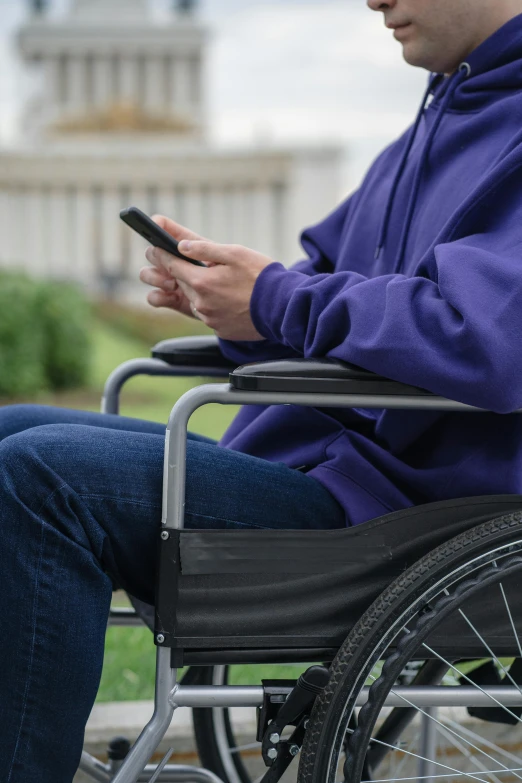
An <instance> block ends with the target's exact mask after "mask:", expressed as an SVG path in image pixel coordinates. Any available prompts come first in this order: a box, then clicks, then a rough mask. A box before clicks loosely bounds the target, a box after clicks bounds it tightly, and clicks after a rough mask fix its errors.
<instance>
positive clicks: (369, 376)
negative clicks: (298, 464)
mask: <svg viewBox="0 0 522 783" xmlns="http://www.w3.org/2000/svg"><path fill="white" fill-rule="evenodd" d="M230 383H231V385H232V387H233V388H235V389H241V390H243V391H271V392H283V393H285V392H298V393H299V392H301V393H309V394H321V393H325V394H378V395H383V394H384V395H397V394H404V395H408V396H410V395H416V396H427V397H433V396H435V395H433V394H431V392H428V391H425V390H424V389H418V388H417V387H416V386H407V385H406V384H404V383H398V382H397V381H391V380H390V379H389V378H383V377H382V376H380V375H375V373H372V372H369V371H368V370H363V369H362V368H361V367H356V365H354V364H348V363H347V362H341V361H338V360H337V359H286V360H279V361H273V362H261V363H258V364H245V365H243V366H242V367H238V368H237V369H236V370H234V372H233V373H232V374H231V375H230Z"/></svg>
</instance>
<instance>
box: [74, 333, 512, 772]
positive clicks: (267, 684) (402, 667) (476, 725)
mask: <svg viewBox="0 0 522 783" xmlns="http://www.w3.org/2000/svg"><path fill="white" fill-rule="evenodd" d="M140 374H142V375H150V376H187V377H188V376H199V377H202V378H214V379H220V378H221V379H227V378H228V382H225V383H216V382H213V383H206V384H204V385H201V386H198V387H196V388H194V389H192V390H191V391H189V392H187V393H186V394H184V395H183V396H182V397H181V398H180V399H179V400H178V401H177V403H176V404H175V405H174V408H173V409H172V413H171V416H170V420H169V424H168V428H167V433H166V441H165V460H164V484H163V512H162V519H161V524H158V576H157V585H156V601H155V607H154V608H153V607H149V606H146V605H144V604H142V603H140V602H139V601H137V600H135V599H132V597H131V600H132V603H133V605H134V609H133V610H117V609H113V610H111V617H110V621H109V622H112V623H115V624H135V623H137V622H145V623H146V624H147V625H149V627H150V628H151V630H152V631H153V635H154V642H155V644H156V647H157V652H156V684H155V708H154V714H153V716H152V718H151V720H150V722H149V723H148V724H147V725H146V726H145V727H144V729H143V731H142V733H141V735H140V736H139V738H138V739H137V741H136V742H135V744H134V746H133V747H132V748H130V749H128V748H127V747H126V748H125V749H124V750H123V752H121V753H120V754H119V755H118V753H114V754H113V757H112V760H111V761H110V763H109V764H104V763H102V762H100V761H98V760H96V759H93V758H92V757H90V756H89V755H88V754H87V753H86V752H84V753H83V755H82V761H81V764H80V769H81V770H83V772H84V773H87V774H88V775H90V777H91V778H92V779H93V780H98V781H113V783H135V781H150V783H155V781H187V782H188V781H196V782H197V783H221V782H222V783H251V781H253V780H254V777H256V783H257V781H261V780H262V781H263V783H277V781H279V780H280V779H281V778H282V777H283V775H284V781H287V780H291V779H292V777H293V779H297V780H298V781H299V783H334V781H337V780H345V781H346V783H362V782H363V783H388V782H391V781H401V783H402V782H403V781H404V782H405V781H422V782H423V783H424V781H428V783H431V782H432V781H433V783H435V781H439V780H440V781H442V783H445V781H446V780H450V781H452V783H453V781H458V783H461V781H462V782H464V781H466V780H469V781H471V780H473V781H479V782H482V783H483V782H484V781H493V782H494V783H510V781H516V780H522V726H521V724H522V589H521V588H522V496H520V495H496V496H480V497H471V498H462V499H456V500H455V499H454V500H447V501H442V502H436V503H430V504H426V505H421V506H416V507H413V508H409V509H406V510H402V511H398V512H394V513H391V514H388V515H386V516H384V517H380V518H378V519H374V520H372V521H370V522H367V523H365V524H363V525H359V526H357V527H353V528H347V529H343V530H328V531H324V530H323V531H315V530H308V531H299V532H298V533H297V532H294V531H288V530H271V531H267V530H248V531H242V530H185V529H184V528H183V511H184V484H185V456H186V436H187V426H188V420H189V418H190V416H191V415H192V413H193V412H194V411H195V410H196V409H197V408H199V407H200V406H203V405H206V404H208V403H219V404H223V405H231V404H232V405H237V404H240V405H302V406H312V407H319V408H334V409H335V408H337V409H340V408H343V407H351V408H354V407H357V408H374V409H385V408H388V409H392V408H394V409H403V410H408V411H414V410H421V409H422V410H437V411H447V412H450V411H451V412H453V411H455V412H460V413H467V414H468V415H470V416H473V415H474V414H475V415H476V413H478V412H483V411H480V410H479V409H476V408H472V407H470V406H466V405H464V404H461V403H458V402H454V401H451V400H447V399H443V398H440V397H436V396H435V395H433V394H431V393H429V392H427V391H425V390H423V389H419V388H415V387H411V386H405V385H403V384H400V383H396V382H394V381H391V380H389V379H386V378H383V377H379V376H377V375H375V374H373V373H370V372H367V371H365V370H362V369H360V368H358V367H355V366H353V365H347V364H346V363H343V362H338V361H335V360H304V359H303V360H301V359H295V360H287V361H282V360H279V361H271V362H263V363H259V364H251V365H246V366H243V367H239V368H237V367H235V366H232V365H231V364H230V362H229V361H228V360H227V359H225V358H224V357H223V355H222V354H221V353H220V351H219V345H218V342H217V340H216V339H215V338H212V337H192V338H180V339H174V340H165V341H163V342H161V343H159V344H158V345H157V346H155V348H153V350H152V358H149V359H139V360H133V361H130V362H126V363H125V364H123V365H121V366H120V367H119V368H117V369H116V370H115V371H114V372H113V374H112V375H111V376H110V378H109V379H108V381H107V384H106V387H105V392H104V399H103V403H102V410H103V412H105V413H113V414H117V413H118V412H119V395H120V391H121V389H122V387H123V385H124V384H125V382H126V381H127V380H129V379H130V378H132V377H134V376H136V375H140ZM519 412H522V411H519ZM263 663H265V664H266V663H269V664H285V663H299V664H302V665H303V668H304V669H305V671H303V674H302V675H301V676H300V677H299V679H297V680H296V679H294V680H284V679H281V680H278V679H275V680H274V679H272V680H263V681H262V682H260V683H259V684H258V685H255V686H246V685H244V686H241V685H229V684H228V681H227V672H228V668H229V667H230V666H233V665H235V664H263ZM182 667H189V668H188V670H187V673H186V674H185V676H184V678H183V679H182V680H181V681H180V682H178V680H177V673H178V671H179V670H180V669H181V668H182ZM179 707H189V708H191V709H192V710H193V715H194V722H195V735H196V741H197V745H198V751H199V754H200V758H201V762H202V767H201V768H196V767H188V766H180V765H176V764H169V760H170V755H171V751H169V752H168V753H167V755H166V756H165V757H164V758H163V760H162V761H161V762H160V763H159V764H151V763H150V760H151V757H152V756H153V754H154V752H155V751H156V749H157V747H158V745H159V743H160V741H161V740H162V738H163V737H164V735H165V732H166V730H167V729H168V727H169V725H170V722H171V720H172V717H173V714H174V710H175V709H177V708H179ZM238 707H244V708H246V707H248V708H251V709H252V710H255V711H256V715H257V732H256V736H255V738H253V742H252V744H251V745H250V744H248V745H247V747H246V750H249V749H250V750H251V748H252V746H255V748H256V749H257V753H258V755H260V756H261V757H262V760H263V762H264V769H265V771H264V774H263V775H262V776H261V777H259V776H258V775H255V776H254V773H252V772H251V771H249V769H248V768H247V755H248V754H247V753H245V747H243V746H241V744H238V742H237V739H236V737H235V733H234V732H235V729H234V722H233V720H232V717H231V716H233V713H234V709H235V708H238Z"/></svg>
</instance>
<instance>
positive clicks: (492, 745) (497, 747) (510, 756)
mask: <svg viewBox="0 0 522 783" xmlns="http://www.w3.org/2000/svg"><path fill="white" fill-rule="evenodd" d="M443 720H444V724H445V725H446V724H450V725H451V726H456V727H457V728H458V729H460V731H462V732H464V734H467V735H468V736H469V737H474V738H475V741H479V742H481V743H482V744H483V745H486V747H488V748H490V749H491V750H493V751H496V752H497V753H498V754H499V755H500V756H504V757H505V758H507V759H509V760H510V761H514V762H515V764H519V763H520V758H518V757H517V756H514V755H513V754H512V753H509V752H508V751H507V750H505V749H504V748H501V747H500V745H495V743H494V742H490V741H489V740H487V739H486V738H485V737H481V736H480V735H479V734H476V733H475V732H474V731H471V729H467V728H466V727H465V726H464V725H463V724H461V723H457V722H456V721H454V720H451V719H450V718H443ZM501 763H502V762H500V761H499V764H501Z"/></svg>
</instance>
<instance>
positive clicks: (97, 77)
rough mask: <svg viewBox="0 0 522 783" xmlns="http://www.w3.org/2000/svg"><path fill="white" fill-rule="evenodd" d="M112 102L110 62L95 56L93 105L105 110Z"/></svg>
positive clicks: (101, 56) (107, 59) (107, 58)
mask: <svg viewBox="0 0 522 783" xmlns="http://www.w3.org/2000/svg"><path fill="white" fill-rule="evenodd" d="M111 102H112V60H111V59H110V57H105V56H103V55H95V57H94V60H93V103H94V105H95V106H96V107H97V108H102V109H106V108H107V107H108V106H109V105H110V103H111Z"/></svg>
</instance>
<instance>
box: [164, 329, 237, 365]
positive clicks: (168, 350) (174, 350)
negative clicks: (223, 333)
mask: <svg viewBox="0 0 522 783" xmlns="http://www.w3.org/2000/svg"><path fill="white" fill-rule="evenodd" d="M152 356H153V358H154V359H161V360H162V361H164V362H165V363H166V364H172V365H176V367H185V366H187V367H206V368H209V367H215V368H217V369H225V370H230V369H235V368H236V366H237V365H236V364H235V363H234V362H231V361H230V360H229V359H227V358H226V357H225V356H223V354H222V353H221V350H220V348H219V342H218V339H217V337H214V335H208V336H206V335H203V336H198V337H176V338H174V339H171V340H162V341H161V342H160V343H158V344H157V345H155V346H154V348H153V349H152Z"/></svg>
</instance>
